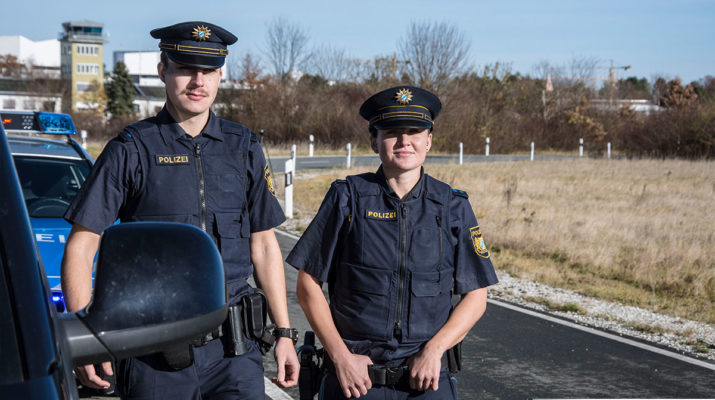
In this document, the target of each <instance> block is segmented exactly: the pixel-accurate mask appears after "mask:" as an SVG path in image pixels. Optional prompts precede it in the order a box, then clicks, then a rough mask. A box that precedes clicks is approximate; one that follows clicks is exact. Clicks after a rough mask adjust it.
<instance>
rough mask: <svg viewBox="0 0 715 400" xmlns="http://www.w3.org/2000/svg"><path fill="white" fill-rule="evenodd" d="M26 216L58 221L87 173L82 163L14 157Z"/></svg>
mask: <svg viewBox="0 0 715 400" xmlns="http://www.w3.org/2000/svg"><path fill="white" fill-rule="evenodd" d="M14 160H15V168H16V169H17V174H18V176H19V178H20V185H21V186H22V194H23V196H24V197H25V204H26V205H27V211H28V213H29V214H30V217H47V218H61V217H62V216H63V215H64V213H65V211H66V210H67V207H69V205H70V203H71V202H72V200H73V199H74V197H75V196H76V195H77V192H79V189H80V187H82V183H83V182H84V180H85V179H86V178H87V175H88V174H89V165H88V164H87V162H86V161H83V160H65V159H50V158H43V157H29V156H15V158H14Z"/></svg>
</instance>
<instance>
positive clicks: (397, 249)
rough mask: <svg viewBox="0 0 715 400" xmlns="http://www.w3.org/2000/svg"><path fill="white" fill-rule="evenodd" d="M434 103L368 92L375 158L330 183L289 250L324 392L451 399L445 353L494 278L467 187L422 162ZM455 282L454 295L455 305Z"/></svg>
mask: <svg viewBox="0 0 715 400" xmlns="http://www.w3.org/2000/svg"><path fill="white" fill-rule="evenodd" d="M440 109H441V103H440V101H439V99H438V98H437V96H435V95H434V94H432V93H430V92H429V91H427V90H424V89H420V88H416V87H410V86H400V87H395V88H391V89H387V90H384V91H382V92H379V93H377V94H375V95H373V96H372V97H370V98H369V99H367V100H366V101H365V103H363V105H362V107H361V108H360V115H361V116H362V117H363V118H365V119H366V120H368V121H369V131H370V133H371V137H370V144H371V147H372V149H373V151H375V152H376V153H378V154H379V155H380V160H381V161H382V165H381V166H380V168H379V169H378V170H377V172H376V173H366V174H362V175H355V176H348V177H347V179H345V180H338V181H336V182H334V183H333V184H332V186H331V188H330V190H329V191H328V193H327V194H326V196H325V199H324V200H323V204H322V205H321V207H320V210H319V211H318V213H317V215H316V217H315V219H314V220H313V221H312V223H311V224H310V226H309V227H308V229H307V230H306V231H305V233H304V234H303V236H302V238H301V239H300V241H299V242H298V243H297V245H296V247H295V248H294V249H293V251H292V252H291V253H290V255H289V256H288V258H287V261H288V262H289V263H290V264H292V265H293V266H295V267H297V268H299V269H300V273H299V277H298V298H299V300H300V303H301V306H302V307H303V310H304V311H305V314H306V316H307V317H308V320H309V321H310V324H311V326H312V327H313V329H314V330H315V331H316V333H317V335H318V337H319V339H320V341H321V342H322V343H323V345H324V347H325V349H326V350H327V352H328V355H329V358H330V360H329V361H330V362H329V365H330V368H329V372H328V374H327V375H326V378H325V380H324V383H323V387H322V388H321V390H322V393H323V397H324V398H326V399H327V398H343V396H344V397H348V398H349V397H361V396H365V395H366V397H367V398H369V399H373V398H374V399H377V398H380V399H383V398H387V399H393V398H394V399H402V398H420V399H427V398H430V399H432V398H434V399H447V398H456V388H455V387H454V384H455V382H454V380H453V379H450V378H451V375H450V372H449V371H448V370H446V366H447V365H446V364H447V363H446V362H445V361H446V359H447V357H444V355H445V353H449V352H448V349H450V348H452V347H453V346H455V345H456V344H458V343H459V342H460V341H461V340H462V339H463V338H464V336H465V335H466V334H467V332H468V331H469V329H470V328H471V327H472V326H473V325H474V324H475V323H476V322H477V320H478V319H479V318H480V317H481V315H482V314H483V313H484V310H485V308H486V295H487V289H486V287H487V286H489V285H492V284H494V283H496V282H497V278H496V275H495V273H494V269H493V267H492V264H491V262H490V260H489V254H488V252H487V249H486V247H485V246H484V240H483V239H482V235H481V232H480V230H479V225H478V223H477V220H476V218H475V216H474V213H473V212H472V209H471V207H470V205H469V201H468V200H467V194H466V193H464V192H462V191H457V190H452V189H451V188H450V187H449V186H448V185H447V184H445V183H443V182H440V181H438V180H436V179H434V178H432V177H430V176H429V175H427V174H424V172H423V169H422V164H423V163H424V161H425V157H426V154H427V152H428V151H429V149H430V147H431V144H432V133H431V131H432V126H433V122H434V119H435V118H436V117H437V114H439V111H440ZM326 281H327V282H328V288H329V292H330V304H328V302H327V301H326V300H325V297H324V296H323V293H322V290H321V286H322V282H326ZM452 293H454V294H458V295H462V298H461V301H460V302H459V303H458V304H457V305H456V306H455V307H454V308H453V307H452V303H451V294H452Z"/></svg>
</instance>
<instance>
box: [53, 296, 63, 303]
mask: <svg viewBox="0 0 715 400" xmlns="http://www.w3.org/2000/svg"><path fill="white" fill-rule="evenodd" d="M52 301H53V302H54V303H59V302H61V301H62V296H57V295H53V296H52Z"/></svg>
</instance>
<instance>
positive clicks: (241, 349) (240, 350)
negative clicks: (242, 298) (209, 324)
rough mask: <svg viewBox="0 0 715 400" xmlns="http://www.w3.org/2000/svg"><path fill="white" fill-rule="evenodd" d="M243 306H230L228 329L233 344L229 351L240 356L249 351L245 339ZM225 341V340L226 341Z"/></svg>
mask: <svg viewBox="0 0 715 400" xmlns="http://www.w3.org/2000/svg"><path fill="white" fill-rule="evenodd" d="M242 309H243V307H242V306H241V305H233V306H229V307H228V320H227V321H226V322H228V324H227V325H228V327H227V328H228V331H229V332H230V333H231V345H230V347H229V353H230V354H231V355H232V356H240V355H241V354H244V353H245V352H247V351H248V346H247V345H246V341H245V340H243V313H242V312H241V311H242ZM224 343H225V342H224Z"/></svg>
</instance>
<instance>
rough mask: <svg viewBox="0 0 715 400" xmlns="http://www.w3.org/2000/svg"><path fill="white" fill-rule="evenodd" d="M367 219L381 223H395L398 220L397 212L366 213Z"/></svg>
mask: <svg viewBox="0 0 715 400" xmlns="http://www.w3.org/2000/svg"><path fill="white" fill-rule="evenodd" d="M365 217H366V218H369V219H377V220H381V221H394V220H396V219H397V211H371V210H367V211H365Z"/></svg>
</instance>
